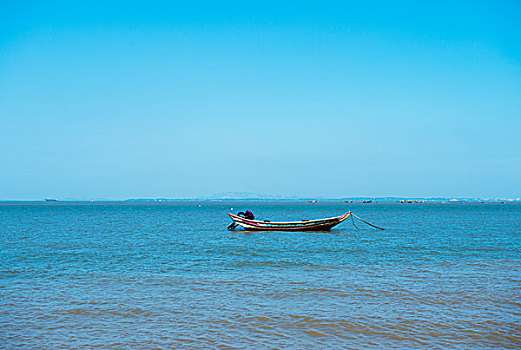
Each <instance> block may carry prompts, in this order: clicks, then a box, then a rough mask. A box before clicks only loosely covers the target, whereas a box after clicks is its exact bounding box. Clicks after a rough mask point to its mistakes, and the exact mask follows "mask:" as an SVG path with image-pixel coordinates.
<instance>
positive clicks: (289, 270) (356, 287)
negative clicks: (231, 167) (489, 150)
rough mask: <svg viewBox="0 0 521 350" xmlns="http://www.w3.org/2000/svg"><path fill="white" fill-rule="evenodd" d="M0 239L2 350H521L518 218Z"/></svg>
mask: <svg viewBox="0 0 521 350" xmlns="http://www.w3.org/2000/svg"><path fill="white" fill-rule="evenodd" d="M199 205H200V206H199ZM231 207H233V208H234V212H238V211H239V210H245V209H251V210H253V212H254V213H255V214H256V216H257V218H261V219H271V220H277V219H281V220H284V219H292V220H299V219H312V218H321V217H330V216H336V215H339V214H342V213H344V212H346V211H348V210H352V211H353V212H354V213H355V214H357V215H358V216H360V217H362V218H364V219H366V220H368V221H370V222H373V223H375V224H377V225H381V226H384V227H386V228H387V230H385V231H377V230H375V229H373V228H370V227H368V226H365V225H364V224H362V223H361V222H355V224H356V226H357V227H358V228H359V230H357V229H356V228H355V227H354V226H353V225H352V223H351V222H350V221H344V222H343V223H342V224H341V225H340V226H338V227H336V228H334V229H333V230H332V231H331V232H309V233H305V232H289V233H288V232H253V233H247V232H240V231H237V232H229V231H227V230H226V226H227V225H228V224H229V223H230V220H229V218H228V217H227V216H226V212H228V211H229V210H230V208H231ZM0 238H1V240H0V348H8V349H14V348H35V349H56V348H66V349H74V348H139V349H158V348H193V349H196V348H201V349H207V348H225V349H233V348H255V349H263V348H285V349H293V348H294V349H300V348H308V349H311V348H313V349H318V348H368V347H369V348H371V347H373V348H382V349H386V348H460V349H469V348H472V349H490V348H512V349H513V348H521V254H520V248H521V205H519V204H509V203H506V204H489V203H487V204H482V203H467V204H459V203H449V204H441V203H439V204H434V203H424V204H398V203H372V204H357V203H354V204H345V203H341V202H336V203H333V202H331V203H320V202H319V203H316V204H309V203H304V202H303V203H300V202H288V203H282V202H235V203H232V202H228V203H220V202H201V203H197V202H175V203H170V202H169V203H148V204H146V203H76V204H74V203H60V202H59V203H32V204H30V203H3V204H0Z"/></svg>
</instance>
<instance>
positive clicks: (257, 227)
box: [228, 211, 351, 231]
mask: <svg viewBox="0 0 521 350" xmlns="http://www.w3.org/2000/svg"><path fill="white" fill-rule="evenodd" d="M228 215H229V216H230V218H231V219H232V220H233V222H234V223H233V224H232V225H234V224H235V225H234V226H233V227H232V225H230V227H231V228H230V229H233V228H235V227H236V226H237V225H240V226H242V227H243V228H244V229H245V230H248V231H328V230H330V229H331V228H332V227H334V226H336V225H338V224H339V223H341V222H342V221H344V220H345V219H347V218H348V217H349V215H351V212H350V211H348V212H347V213H345V214H343V215H340V216H335V217H332V218H326V219H318V220H302V221H288V222H270V221H259V220H249V219H245V218H243V217H240V216H237V215H233V214H228Z"/></svg>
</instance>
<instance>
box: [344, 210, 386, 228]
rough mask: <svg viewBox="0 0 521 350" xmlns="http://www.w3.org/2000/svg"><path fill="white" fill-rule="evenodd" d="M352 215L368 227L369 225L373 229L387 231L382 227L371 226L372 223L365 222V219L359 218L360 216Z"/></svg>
mask: <svg viewBox="0 0 521 350" xmlns="http://www.w3.org/2000/svg"><path fill="white" fill-rule="evenodd" d="M351 215H353V216H354V217H355V218H357V219H358V220H360V221H362V222H363V223H365V224H367V225H369V226H372V227H374V228H377V229H379V230H382V231H383V230H385V229H384V228H382V227H378V226H376V225H373V224H371V223H370V222H367V221H365V220H364V219H361V218H359V217H358V216H356V215H355V214H353V213H351ZM355 227H356V226H355Z"/></svg>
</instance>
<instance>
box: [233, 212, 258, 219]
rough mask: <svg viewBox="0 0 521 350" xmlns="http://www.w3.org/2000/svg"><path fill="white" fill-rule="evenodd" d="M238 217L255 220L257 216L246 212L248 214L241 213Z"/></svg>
mask: <svg viewBox="0 0 521 350" xmlns="http://www.w3.org/2000/svg"><path fill="white" fill-rule="evenodd" d="M237 216H240V217H243V218H245V219H248V220H254V219H255V215H253V213H252V212H251V211H250V210H246V212H243V211H240V212H238V213H237Z"/></svg>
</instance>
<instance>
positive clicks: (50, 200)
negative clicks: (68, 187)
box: [45, 198, 58, 202]
mask: <svg viewBox="0 0 521 350" xmlns="http://www.w3.org/2000/svg"><path fill="white" fill-rule="evenodd" d="M45 201H46V202H57V201H58V200H57V199H56V198H45Z"/></svg>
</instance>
